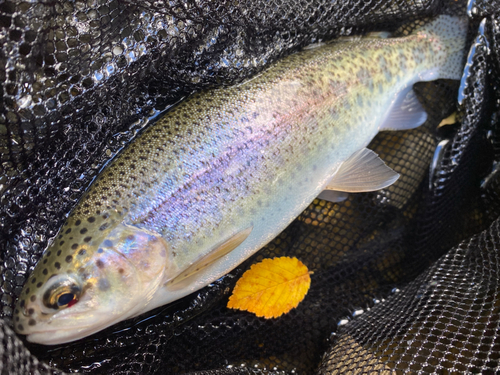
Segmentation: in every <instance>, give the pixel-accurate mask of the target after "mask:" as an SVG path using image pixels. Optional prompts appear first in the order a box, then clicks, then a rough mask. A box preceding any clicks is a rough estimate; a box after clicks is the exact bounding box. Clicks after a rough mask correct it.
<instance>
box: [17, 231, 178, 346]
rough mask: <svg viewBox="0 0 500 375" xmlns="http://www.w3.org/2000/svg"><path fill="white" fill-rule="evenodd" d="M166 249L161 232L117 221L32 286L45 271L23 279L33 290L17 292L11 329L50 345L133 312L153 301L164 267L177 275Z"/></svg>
mask: <svg viewBox="0 0 500 375" xmlns="http://www.w3.org/2000/svg"><path fill="white" fill-rule="evenodd" d="M51 250H52V251H55V252H56V253H57V252H58V250H57V249H54V248H53V247H49V251H51ZM167 254H168V246H167V245H166V243H165V242H164V241H163V240H162V239H161V238H160V237H159V236H157V235H155V234H154V233H152V232H149V231H146V230H142V229H140V228H137V227H134V226H130V225H126V224H119V225H117V226H115V228H113V229H112V230H110V231H109V233H108V234H107V236H106V237H104V239H103V240H100V241H99V243H97V244H92V243H89V246H88V247H87V249H86V251H85V252H84V253H82V254H81V255H78V254H74V255H73V256H74V258H75V259H73V261H72V262H71V263H69V264H67V265H66V267H65V268H64V269H61V270H60V271H59V272H58V273H57V274H56V273H54V274H53V275H51V276H50V277H48V279H46V280H45V281H44V282H43V283H42V285H41V286H39V287H38V288H36V289H35V288H34V287H33V285H34V283H32V282H31V280H32V279H31V278H34V279H35V280H36V277H37V276H38V277H40V274H41V273H43V271H42V270H40V269H37V268H36V269H35V271H34V272H33V275H32V276H31V278H30V279H29V280H28V284H27V285H29V286H31V288H32V289H35V290H33V291H31V290H30V288H29V287H28V288H25V290H24V291H23V294H21V298H20V300H19V301H18V305H17V306H16V310H15V314H14V328H15V330H16V331H17V332H18V333H21V334H25V335H27V340H28V341H31V342H36V343H43V344H47V345H54V344H59V343H63V342H69V341H75V340H78V339H80V338H83V337H86V336H88V335H90V334H92V333H94V332H97V331H100V330H102V329H104V328H106V327H108V326H110V325H112V324H115V323H117V322H119V321H121V320H124V319H127V318H129V317H132V316H134V315H135V314H136V312H137V311H140V310H142V309H144V307H145V306H147V305H148V304H149V303H150V302H151V299H152V298H153V296H154V295H155V292H156V290H157V289H158V288H159V287H160V286H161V285H162V284H163V280H164V274H165V270H166V269H168V271H169V272H170V273H172V274H175V272H176V271H175V265H173V262H171V258H170V257H168V255H167ZM79 256H80V258H82V259H79V258H78V257H79ZM168 260H170V262H169V261H168ZM42 265H43V262H42Z"/></svg>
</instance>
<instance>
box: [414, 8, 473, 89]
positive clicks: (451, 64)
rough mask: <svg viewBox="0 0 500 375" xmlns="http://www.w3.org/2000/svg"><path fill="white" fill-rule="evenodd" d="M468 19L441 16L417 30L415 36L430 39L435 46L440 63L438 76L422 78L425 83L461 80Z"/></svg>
mask: <svg viewBox="0 0 500 375" xmlns="http://www.w3.org/2000/svg"><path fill="white" fill-rule="evenodd" d="M467 26H468V23H467V19H466V18H460V17H452V16H446V15H441V16H439V17H437V18H436V19H435V20H433V21H431V22H429V23H428V24H426V25H424V26H423V27H420V28H418V29H416V30H415V32H414V34H417V35H422V36H424V37H426V38H429V39H431V40H432V41H433V44H435V50H436V59H442V61H439V63H438V67H439V68H438V71H437V72H433V73H434V74H436V73H437V76H433V77H429V78H430V79H426V78H427V77H422V78H423V79H422V80H424V81H427V80H432V79H438V78H442V79H460V78H461V77H462V73H463V66H464V60H465V42H466V38H467Z"/></svg>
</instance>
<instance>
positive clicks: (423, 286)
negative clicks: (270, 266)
mask: <svg viewBox="0 0 500 375" xmlns="http://www.w3.org/2000/svg"><path fill="white" fill-rule="evenodd" d="M498 9H500V4H497V3H495V2H492V1H484V2H481V1H477V2H475V3H469V5H467V4H466V3H465V2H456V1H450V2H445V1H420V0H419V1H417V0H414V1H406V0H397V1H372V2H364V1H345V2H344V1H338V2H335V1H334V2H331V1H293V2H291V1H290V2H289V1H252V2H250V1H247V2H230V1H218V2H208V1H207V2H205V1H177V0H174V1H168V2H167V1H154V2H149V1H144V2H128V1H105V0H102V1H97V0H96V1H93V0H90V1H72V2H70V1H66V2H59V1H52V2H48V1H43V2H37V3H28V2H15V1H5V2H2V3H0V29H1V30H0V41H1V49H0V65H1V67H0V75H1V84H2V91H1V93H2V97H1V102H0V103H1V106H0V260H1V263H0V267H1V275H2V278H1V280H0V317H1V320H0V337H1V341H2V344H1V346H0V353H1V359H0V370H1V371H0V372H1V373H6V374H7V373H16V372H17V373H28V372H32V373H40V374H50V373H53V374H58V373H61V372H70V371H80V372H89V373H108V374H109V373H112V374H121V373H144V374H147V373H193V374H243V373H255V374H263V373H276V374H288V373H299V374H310V373H311V374H312V373H320V374H334V373H335V374H337V373H338V374H343V373H348V372H350V373H373V372H380V373H404V372H412V373H416V372H418V371H420V372H421V373H432V372H450V373H451V372H455V373H461V372H482V373H495V372H498V371H499V368H500V365H499V355H500V341H499V340H500V339H499V335H498V331H499V328H500V327H499V324H500V321H499V306H500V302H499V301H500V300H499V293H500V290H499V285H498V284H499V282H498V280H499V271H500V270H499V264H500V256H499V255H498V254H499V251H500V224H499V221H498V216H499V215H500V176H499V173H500V172H498V168H497V166H496V160H498V159H499V158H500V125H499V113H498V108H497V101H498V99H499V91H498V77H500V55H499V52H500V50H499V42H500V29H499V28H500V24H499V22H500V18H499V17H500V13H496V12H498ZM438 14H452V15H457V14H458V15H464V16H465V15H466V14H468V17H469V21H470V32H469V44H468V45H470V46H471V51H473V52H474V53H471V54H470V56H469V59H468V69H467V73H466V75H465V78H464V80H463V83H462V85H461V86H460V87H459V85H460V83H459V82H455V81H438V82H431V83H426V84H417V85H416V86H415V91H416V92H417V95H418V97H419V99H420V101H421V102H422V105H423V106H424V108H425V109H426V111H427V113H428V114H429V119H428V121H427V122H426V124H424V125H423V126H422V127H420V128H417V129H414V130H411V131H405V132H383V133H381V134H379V135H378V136H377V137H376V138H375V139H374V140H373V142H372V143H371V145H370V146H369V147H370V148H371V149H373V150H374V151H375V152H377V153H378V154H379V155H380V156H381V158H382V159H383V160H384V161H386V162H387V164H388V165H389V166H390V167H392V168H393V169H395V170H396V171H397V172H398V173H400V174H401V178H400V179H399V180H398V181H397V183H396V184H394V185H392V186H391V187H389V188H387V189H385V190H383V191H380V192H375V193H366V194H351V195H350V196H349V198H348V199H347V200H346V201H345V202H341V203H339V204H333V203H330V202H326V201H322V200H315V201H314V202H313V203H312V204H311V205H310V206H309V207H308V208H307V209H306V210H305V211H304V212H303V213H302V214H301V215H300V216H299V217H298V218H297V220H295V221H294V222H293V223H292V224H291V225H290V226H289V227H288V228H287V229H286V230H285V231H284V232H283V233H281V234H280V235H279V236H278V237H277V238H276V239H275V240H273V241H272V242H271V243H270V244H269V245H267V246H266V247H265V248H264V249H262V250H261V251H259V252H258V253H257V254H256V255H255V256H254V257H252V258H251V259H249V260H248V261H246V262H244V263H243V264H242V265H241V266H240V267H238V268H237V269H235V270H234V271H232V272H231V273H230V274H228V275H227V276H225V277H223V278H222V279H220V280H218V281H216V282H214V283H212V284H211V285H209V286H208V287H206V288H204V289H203V290H200V291H199V292H197V293H195V295H191V296H188V297H186V298H184V299H182V300H180V301H177V302H174V303H173V304H171V305H168V306H165V307H162V308H159V309H156V310H154V311H151V312H150V313H147V314H145V315H142V316H140V317H137V318H134V319H132V320H128V321H125V322H122V323H119V324H117V325H115V326H113V327H110V328H108V329H107V330H105V331H102V332H100V333H97V334H95V335H93V336H91V337H89V338H87V339H84V340H81V341H78V342H75V343H70V344H65V345H58V346H53V347H45V346H41V345H34V344H29V343H27V342H25V341H24V338H23V337H22V336H20V337H18V336H17V335H16V334H15V333H14V332H13V331H12V330H11V328H10V326H11V324H12V321H11V318H12V315H13V308H14V307H13V306H14V303H15V301H16V298H17V296H18V295H19V294H20V292H21V288H22V286H23V284H24V282H25V280H26V279H27V276H28V275H29V273H30V272H31V270H32V269H33V267H34V266H35V264H36V262H37V261H38V259H39V258H40V256H41V254H42V252H43V251H44V249H45V248H46V246H47V243H48V241H49V240H50V239H51V238H52V237H53V236H54V235H55V234H56V233H57V231H58V229H59V227H60V225H61V224H62V222H63V220H64V218H65V215H67V214H68V213H69V212H70V211H71V209H72V207H73V206H74V205H75V204H76V203H77V202H78V199H79V198H80V197H81V195H82V193H83V192H84V190H85V188H86V187H87V186H88V184H89V183H90V181H91V180H92V179H93V178H94V177H95V176H96V175H97V173H98V171H99V170H100V168H101V167H102V166H103V165H104V164H105V163H106V162H107V161H108V160H110V159H111V158H112V157H113V156H114V155H116V154H117V153H118V152H119V151H120V150H121V149H122V147H123V146H124V145H126V144H127V142H128V141H130V139H132V138H133V137H134V136H135V135H136V134H137V133H138V132H139V131H140V130H141V129H142V128H144V127H145V126H147V125H148V124H150V123H152V122H154V120H155V118H156V117H157V116H161V113H162V111H164V110H166V109H168V107H169V106H170V105H173V104H174V103H176V102H177V101H178V100H181V99H182V98H183V97H185V96H186V95H189V93H191V92H193V91H196V90H199V89H201V88H205V87H208V86H223V85H231V84H234V83H237V82H240V81H241V80H244V79H246V78H249V77H251V76H253V75H255V74H257V73H258V72H260V71H261V70H262V69H264V68H265V67H266V66H267V65H268V64H270V63H272V62H273V61H275V60H277V59H279V58H280V57H283V56H286V55H289V54H291V53H293V52H294V51H297V50H299V49H300V48H302V47H304V46H306V45H308V44H310V43H316V42H320V41H323V40H328V39H331V38H334V37H337V36H341V35H350V34H353V33H362V32H368V31H379V30H384V31H393V32H394V33H395V34H398V33H399V34H401V33H405V32H407V31H409V30H412V28H413V27H414V25H415V24H416V22H417V23H418V22H424V21H426V20H428V19H429V17H432V16H435V15H438ZM457 92H459V93H460V98H461V102H462V106H461V107H460V111H459V112H458V116H457V122H456V123H455V124H453V125H446V126H442V127H440V128H439V129H436V127H437V125H438V124H439V123H440V121H441V120H442V119H443V118H446V117H448V116H449V115H451V114H452V113H454V112H455V111H456V105H455V101H456V98H457ZM438 145H439V147H438ZM439 149H441V150H442V152H441V153H439V152H437V151H436V150H439ZM430 165H432V168H430ZM278 256H294V257H297V258H299V259H300V260H301V261H302V262H303V263H304V264H306V265H307V267H308V268H309V269H310V270H311V271H313V272H314V274H313V275H312V276H311V279H312V284H311V289H310V290H309V293H308V295H307V296H306V298H305V300H304V301H303V302H302V303H301V304H300V305H299V306H298V308H296V309H294V310H292V311H291V312H290V313H288V314H286V315H284V316H283V317H281V318H279V319H273V320H264V319H261V318H257V317H255V316H253V315H252V314H250V313H246V312H240V311H234V310H228V309H227V308H226V304H227V300H228V297H229V295H230V293H231V291H232V288H233V287H234V284H235V283H236V281H237V280H238V278H239V277H240V276H241V275H242V273H243V272H244V271H245V270H246V269H248V268H249V267H250V265H251V264H253V263H256V262H258V261H260V260H262V259H264V258H273V257H278Z"/></svg>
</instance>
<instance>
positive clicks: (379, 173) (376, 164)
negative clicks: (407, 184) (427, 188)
mask: <svg viewBox="0 0 500 375" xmlns="http://www.w3.org/2000/svg"><path fill="white" fill-rule="evenodd" d="M398 178H399V174H398V173H396V172H395V171H393V170H392V169H391V168H389V167H388V166H387V165H386V164H385V163H384V162H383V161H382V159H380V158H379V157H378V156H377V154H376V153H375V152H373V151H372V150H369V149H367V148H363V149H361V150H359V151H357V152H355V153H354V154H353V155H351V157H350V158H349V159H347V160H346V161H345V162H343V163H342V165H341V166H340V168H339V170H338V171H337V173H335V175H334V176H333V177H332V179H331V180H330V181H329V182H328V184H327V186H326V190H334V191H341V192H348V193H360V192H366V191H375V190H380V189H383V188H385V187H387V186H390V185H392V184H393V183H394V182H396V180H397V179H398ZM322 194H323V193H322Z"/></svg>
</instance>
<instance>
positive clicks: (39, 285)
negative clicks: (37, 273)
mask: <svg viewBox="0 0 500 375" xmlns="http://www.w3.org/2000/svg"><path fill="white" fill-rule="evenodd" d="M42 285H43V283H42V282H39V283H38V284H36V287H37V288H40V287H41V286H42ZM33 297H34V296H33Z"/></svg>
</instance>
